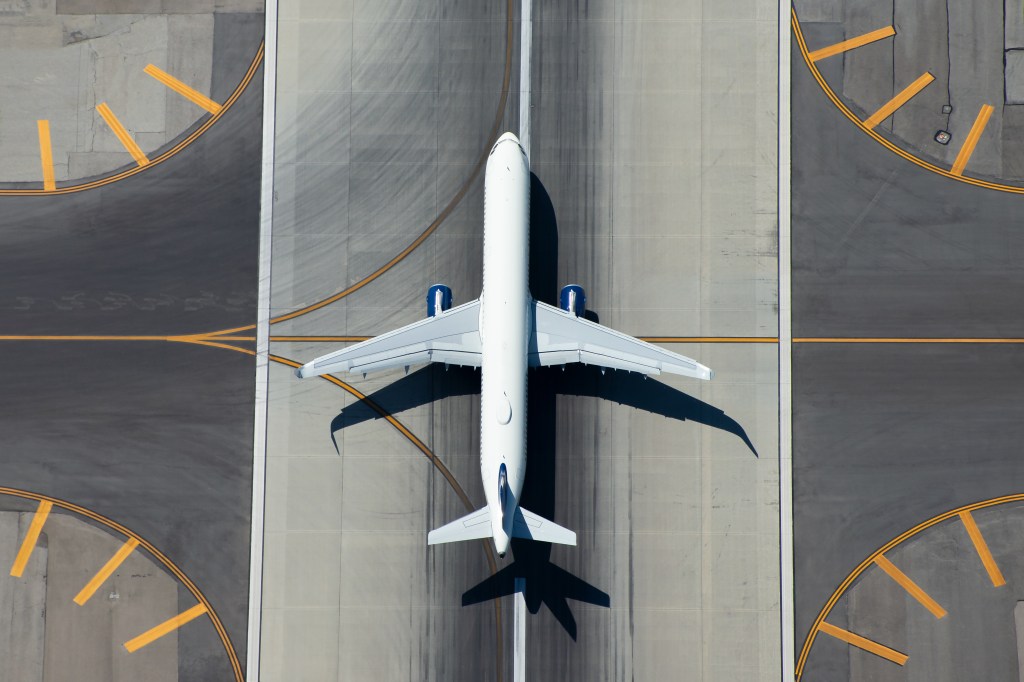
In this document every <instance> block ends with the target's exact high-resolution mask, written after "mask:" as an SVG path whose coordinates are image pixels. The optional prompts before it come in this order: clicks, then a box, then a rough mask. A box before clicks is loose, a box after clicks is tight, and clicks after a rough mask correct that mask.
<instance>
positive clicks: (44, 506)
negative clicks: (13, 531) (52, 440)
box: [11, 500, 53, 578]
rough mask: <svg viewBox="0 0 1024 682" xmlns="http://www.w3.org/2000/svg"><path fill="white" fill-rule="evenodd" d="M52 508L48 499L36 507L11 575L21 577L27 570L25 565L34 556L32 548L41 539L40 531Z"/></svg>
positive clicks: (15, 558)
mask: <svg viewBox="0 0 1024 682" xmlns="http://www.w3.org/2000/svg"><path fill="white" fill-rule="evenodd" d="M52 508H53V503H52V502H50V501H48V500H42V501H40V502H39V508H38V509H36V513H35V516H33V517H32V523H30V524H29V527H28V533H27V534H26V535H25V539H24V540H22V542H21V549H19V550H18V555H17V556H16V557H14V565H13V566H11V575H13V576H14V577H15V578H20V577H21V574H22V573H24V572H25V566H27V565H28V559H29V557H30V556H32V550H33V549H35V547H36V543H37V542H38V541H39V533H41V532H42V530H43V524H44V523H46V517H47V516H49V515H50V509H52Z"/></svg>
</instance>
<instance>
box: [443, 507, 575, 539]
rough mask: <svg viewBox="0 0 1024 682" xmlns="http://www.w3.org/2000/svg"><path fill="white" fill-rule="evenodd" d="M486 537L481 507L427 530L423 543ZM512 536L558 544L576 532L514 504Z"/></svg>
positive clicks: (487, 518)
mask: <svg viewBox="0 0 1024 682" xmlns="http://www.w3.org/2000/svg"><path fill="white" fill-rule="evenodd" d="M489 537H491V512H490V510H489V509H488V508H487V507H484V508H483V509H477V510H476V511H475V512H472V513H471V514H466V515H465V516H463V517H462V518H461V519H457V520H455V521H452V522H451V523H449V524H446V525H444V526H441V527H440V528H435V529H434V530H432V531H430V533H429V534H428V535H427V544H428V545H439V544H443V543H446V542H461V541H463V540H482V539H484V538H489ZM512 537H514V538H522V539H524V540H537V541H538V542H551V543H555V544H559V545H575V544H576V533H574V532H572V531H571V530H569V529H568V528H563V527H562V526H559V525H558V524H557V523H555V522H554V521H548V520H547V519H545V518H544V517H543V516H538V515H537V514H534V513H533V512H531V511H530V510H528V509H523V508H522V507H516V511H515V517H514V518H513V519H512Z"/></svg>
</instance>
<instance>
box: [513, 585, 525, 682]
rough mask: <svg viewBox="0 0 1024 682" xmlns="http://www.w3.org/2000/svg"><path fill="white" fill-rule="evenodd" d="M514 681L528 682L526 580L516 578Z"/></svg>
mask: <svg viewBox="0 0 1024 682" xmlns="http://www.w3.org/2000/svg"><path fill="white" fill-rule="evenodd" d="M515 600H516V605H515V609H514V618H513V630H514V632H513V634H512V636H513V637H514V642H513V646H512V656H513V663H512V680H513V682H526V578H516V594H515Z"/></svg>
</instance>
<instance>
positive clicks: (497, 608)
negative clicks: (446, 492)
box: [168, 337, 504, 682]
mask: <svg viewBox="0 0 1024 682" xmlns="http://www.w3.org/2000/svg"><path fill="white" fill-rule="evenodd" d="M213 338H217V337H213ZM168 341H175V342H178V343H191V344H195V345H199V346H209V347H211V348H223V349H225V350H233V351H236V352H238V353H245V354H246V355H253V356H255V355H256V351H253V350H249V349H248V348H240V347H238V346H233V345H230V344H227V343H219V342H217V341H210V340H209V339H208V338H201V337H175V338H169V339H168ZM268 358H269V359H270V360H271V361H272V362H276V363H278V364H282V365H287V366H288V367H292V368H298V367H301V366H302V363H300V362H296V361H295V360H292V359H290V358H286V357H282V356H280V355H268ZM320 378H321V379H323V380H324V381H327V382H329V383H332V384H334V385H335V386H337V387H339V388H341V389H342V390H344V391H346V392H347V393H349V394H350V395H352V396H353V397H355V398H357V399H358V400H361V401H362V402H364V403H365V404H366V405H367V406H368V407H369V408H370V409H372V410H373V411H374V412H376V413H377V414H379V415H380V416H381V417H383V418H384V419H385V420H387V422H388V423H389V424H391V426H392V427H394V428H395V429H396V430H397V431H398V432H399V433H400V434H402V435H403V436H404V437H405V438H406V439H407V440H408V441H409V442H410V443H412V444H413V445H414V446H415V447H416V449H417V450H419V451H420V452H421V453H423V455H424V456H425V457H426V458H427V459H428V460H430V463H431V464H432V465H433V466H434V468H435V469H437V470H438V472H440V474H441V475H442V476H443V477H444V479H445V480H446V481H447V482H448V485H449V486H450V487H451V489H452V490H453V491H454V492H455V495H456V496H457V497H458V498H459V501H461V502H462V506H463V507H464V508H465V509H466V511H467V512H471V511H473V504H472V502H470V500H469V495H467V494H466V491H465V490H463V488H462V486H461V485H460V484H459V482H458V480H457V479H456V478H455V475H454V474H452V472H451V471H450V470H449V469H448V467H447V466H445V464H444V462H442V461H441V459H440V458H439V457H438V456H437V455H435V454H434V452H433V450H431V449H430V448H429V447H427V444H426V443H424V442H423V441H422V440H420V439H419V437H418V436H416V434H414V433H413V432H412V431H410V430H409V428H408V427H406V426H405V424H403V423H402V422H400V421H399V420H398V419H397V418H396V417H394V416H393V415H391V414H390V413H389V412H388V411H387V410H385V409H384V408H383V407H381V406H380V405H378V404H377V403H376V402H374V401H373V400H372V399H370V398H369V397H368V396H367V395H365V394H364V393H362V392H361V391H359V390H358V389H356V388H355V387H354V386H352V385H350V384H347V383H345V382H344V381H342V380H341V379H338V378H337V377H333V376H331V375H329V374H325V375H322V376H321V377H320ZM481 545H482V546H483V548H484V554H485V555H486V557H487V565H488V567H489V568H490V571H491V575H494V574H495V573H497V572H498V564H497V562H496V561H495V559H494V551H493V549H492V548H491V545H490V544H488V543H487V541H486V540H483V541H481ZM494 612H495V614H494V618H495V620H494V622H495V629H496V632H497V638H498V645H497V646H498V656H497V658H498V680H499V682H500V680H502V678H503V672H502V670H503V668H502V665H503V660H504V648H503V647H504V645H503V643H502V639H501V600H500V599H495V600H494Z"/></svg>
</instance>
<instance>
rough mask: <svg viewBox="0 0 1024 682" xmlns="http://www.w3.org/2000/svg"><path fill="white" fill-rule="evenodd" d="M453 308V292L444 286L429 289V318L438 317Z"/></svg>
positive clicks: (439, 285)
mask: <svg viewBox="0 0 1024 682" xmlns="http://www.w3.org/2000/svg"><path fill="white" fill-rule="evenodd" d="M451 307H452V290H451V289H450V288H449V287H448V286H447V285H444V284H435V285H434V286H432V287H430V288H429V289H427V317H436V316H438V315H440V314H441V313H443V312H444V311H446V310H448V309H449V308H451Z"/></svg>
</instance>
